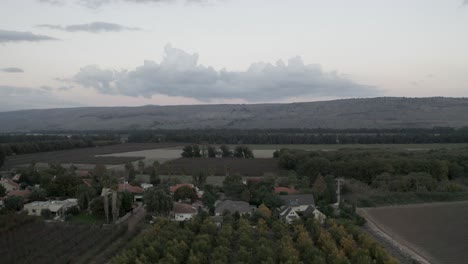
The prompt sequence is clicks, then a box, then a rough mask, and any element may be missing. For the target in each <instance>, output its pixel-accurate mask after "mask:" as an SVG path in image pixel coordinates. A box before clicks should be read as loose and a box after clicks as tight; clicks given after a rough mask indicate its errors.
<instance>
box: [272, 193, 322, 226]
mask: <svg viewBox="0 0 468 264" xmlns="http://www.w3.org/2000/svg"><path fill="white" fill-rule="evenodd" d="M280 198H281V199H282V200H283V201H284V203H285V205H284V206H282V207H281V211H280V213H279V217H280V218H281V219H282V220H283V221H285V222H286V223H288V224H291V223H292V222H294V220H296V219H299V218H300V215H301V214H302V215H304V216H313V217H314V218H315V219H316V220H317V221H319V222H320V223H322V222H323V221H324V220H325V218H326V216H325V215H324V214H323V213H322V212H320V211H319V210H318V209H317V208H316V207H315V200H314V196H313V195H312V194H302V195H281V196H280Z"/></svg>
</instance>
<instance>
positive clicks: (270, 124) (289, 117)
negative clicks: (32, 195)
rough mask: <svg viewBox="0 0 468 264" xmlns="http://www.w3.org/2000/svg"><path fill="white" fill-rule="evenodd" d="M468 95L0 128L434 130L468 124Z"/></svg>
mask: <svg viewBox="0 0 468 264" xmlns="http://www.w3.org/2000/svg"><path fill="white" fill-rule="evenodd" d="M466 113H468V99H467V98H439V97H437V98H392V97H388V98H387V97H385V98H369V99H345V100H335V101H325V102H311V103H292V104H253V105H185V106H142V107H87V108H68V109H48V110H24V111H15V112H4V113H0V124H2V126H1V127H0V131H31V130H106V129H184V128H191V129H202V128H236V129H254V128H258V129H281V128H335V129H347V128H409V127H414V128H432V127H440V126H443V127H463V126H467V125H468V115H466Z"/></svg>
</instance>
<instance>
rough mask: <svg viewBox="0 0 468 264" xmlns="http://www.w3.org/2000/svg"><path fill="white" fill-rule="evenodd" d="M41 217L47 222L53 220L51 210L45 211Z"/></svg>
mask: <svg viewBox="0 0 468 264" xmlns="http://www.w3.org/2000/svg"><path fill="white" fill-rule="evenodd" d="M41 216H42V217H43V218H44V219H46V220H48V219H52V212H51V211H50V210H49V209H43V210H42V211H41Z"/></svg>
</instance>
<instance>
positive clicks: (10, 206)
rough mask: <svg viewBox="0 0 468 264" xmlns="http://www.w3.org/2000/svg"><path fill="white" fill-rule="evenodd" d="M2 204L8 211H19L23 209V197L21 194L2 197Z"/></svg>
mask: <svg viewBox="0 0 468 264" xmlns="http://www.w3.org/2000/svg"><path fill="white" fill-rule="evenodd" d="M3 204H4V205H5V209H7V210H9V211H19V210H21V209H23V205H24V199H23V197H21V196H8V197H7V198H5V199H3Z"/></svg>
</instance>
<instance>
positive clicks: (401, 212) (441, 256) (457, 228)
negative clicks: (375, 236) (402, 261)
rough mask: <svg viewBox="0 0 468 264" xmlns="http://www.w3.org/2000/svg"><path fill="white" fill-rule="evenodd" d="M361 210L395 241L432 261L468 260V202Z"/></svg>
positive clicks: (458, 261) (448, 262)
mask: <svg viewBox="0 0 468 264" xmlns="http://www.w3.org/2000/svg"><path fill="white" fill-rule="evenodd" d="M360 211H361V212H363V215H364V216H365V217H366V218H367V219H368V220H369V222H371V223H373V224H375V225H376V226H377V227H378V228H379V229H381V230H382V231H383V232H384V233H385V234H387V235H388V236H390V237H391V239H392V240H395V242H398V243H400V244H401V245H403V246H405V247H408V248H410V249H411V250H412V251H414V252H415V253H417V254H418V255H420V256H422V257H423V258H424V259H426V260H428V261H429V262H430V263H435V264H438V263H441V264H442V263H444V264H445V263H447V264H452V263H453V264H458V263H460V264H461V263H468V250H466V249H467V248H468V228H466V225H467V220H466V219H468V201H464V202H452V203H432V204H417V205H405V206H389V207H379V208H364V209H360Z"/></svg>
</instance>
